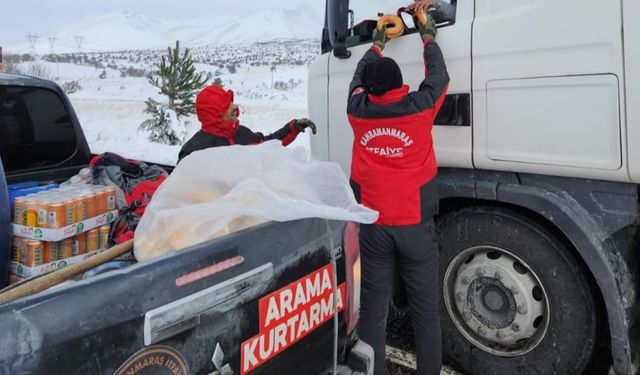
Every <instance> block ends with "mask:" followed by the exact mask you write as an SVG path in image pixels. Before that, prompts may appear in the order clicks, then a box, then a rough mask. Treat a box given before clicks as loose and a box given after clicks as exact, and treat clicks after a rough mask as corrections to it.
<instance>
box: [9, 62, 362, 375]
mask: <svg viewBox="0 0 640 375" xmlns="http://www.w3.org/2000/svg"><path fill="white" fill-rule="evenodd" d="M34 93H36V94H37V95H34ZM52 95H53V96H52ZM41 96H42V97H47V98H48V99H47V101H48V104H47V105H45V104H42V105H40V104H38V102H37V100H36V99H38V98H39V97H41ZM5 103H8V104H7V105H4V106H0V129H2V128H3V126H5V128H6V129H9V130H10V133H8V137H13V136H14V135H15V134H18V135H21V136H22V135H24V134H25V132H22V130H20V129H19V127H20V126H31V127H33V129H28V130H29V132H32V133H36V136H31V137H26V138H25V137H22V138H20V137H19V136H15V137H14V138H5V139H4V142H3V140H0V256H2V258H0V271H1V272H3V274H2V275H0V276H2V277H3V278H4V277H5V276H6V263H7V261H8V254H9V249H10V231H11V224H10V220H11V214H10V209H9V202H8V197H7V182H8V183H16V182H22V181H40V182H43V183H44V182H51V181H56V182H61V181H64V180H65V179H67V178H68V177H70V176H72V175H74V174H75V173H77V172H78V170H80V168H82V167H84V166H85V165H86V164H87V163H88V161H89V158H90V156H91V153H90V151H89V149H88V146H87V144H86V141H85V139H84V135H83V133H82V129H81V127H80V125H79V123H78V120H77V118H76V115H75V113H74V111H73V108H72V107H71V104H70V102H69V100H68V99H67V97H66V96H65V95H64V93H63V92H62V91H61V90H60V88H59V87H58V86H57V85H55V84H54V83H52V82H48V81H43V80H39V79H35V78H30V77H24V76H13V75H7V74H2V73H0V104H5ZM48 106H54V107H56V106H57V107H56V108H55V111H57V113H56V114H55V115H52V116H43V115H42V113H40V114H39V115H38V116H33V115H32V113H31V112H33V111H34V110H37V111H40V112H43V111H47V110H48V108H49V107H48ZM60 106H62V109H61V108H59V107H60ZM21 108H22V109H21ZM24 108H26V109H24ZM19 111H26V112H27V114H20V113H19ZM16 113H18V114H16ZM18 115H20V116H22V117H19V116H18ZM47 117H50V118H51V120H50V122H49V123H45V124H42V123H36V121H38V119H44V118H47ZM16 119H20V121H16ZM48 126H51V127H56V126H59V127H61V129H60V130H59V131H52V130H51V129H49V128H48ZM11 127H13V128H11ZM15 127H18V129H17V130H16V129H15ZM43 129H44V130H43ZM27 133H28V132H27ZM38 133H40V134H39V136H38ZM62 133H66V134H70V135H71V136H72V137H74V138H73V139H60V134H62ZM43 134H45V135H46V134H56V136H57V137H58V139H56V140H55V142H49V140H48V139H46V137H45V136H43ZM25 139H26V140H25ZM43 139H44V143H45V145H44V146H43V147H45V146H46V147H45V148H44V149H38V147H39V146H40V145H38V144H37V143H38V142H41V143H42V140H43ZM20 142H23V144H19V143H20ZM56 144H66V146H65V147H66V149H67V150H68V151H69V154H68V155H67V156H66V157H62V158H60V155H57V157H58V159H60V160H58V161H56V160H51V158H48V156H47V155H48V153H47V152H46V150H45V149H46V148H47V147H49V148H52V147H53V148H52V149H55V150H58V149H57V148H55V145H56ZM70 144H72V145H73V147H69V145H70ZM29 149H38V150H39V151H38V152H28V150H29ZM5 157H6V159H5ZM25 158H27V159H25ZM28 158H31V159H33V160H30V159H28ZM3 159H5V160H8V163H7V164H5V169H4V170H3V168H2V165H3V164H2V163H3ZM5 171H6V175H5ZM347 242H348V243H349V244H350V245H348V244H347ZM357 243H358V241H357V227H356V226H355V225H353V224H352V223H345V222H340V221H328V220H322V219H304V220H297V221H292V222H285V223H267V224H264V225H261V226H258V227H254V228H251V229H247V230H244V231H241V232H237V233H233V234H230V235H227V236H225V237H223V238H219V239H216V240H212V241H208V242H204V243H201V244H198V245H195V246H192V247H190V248H187V249H183V250H182V251H180V252H178V253H174V254H170V255H166V256H162V257H159V258H157V259H154V260H152V261H149V262H144V263H138V264H134V265H132V266H130V267H127V268H125V269H120V270H116V271H110V272H107V273H104V274H100V275H98V276H94V277H91V278H89V279H85V280H81V281H72V282H69V283H67V284H64V285H61V286H58V287H55V288H52V289H49V290H47V291H45V292H42V293H40V294H37V295H34V296H30V297H26V298H23V299H20V300H17V301H14V302H11V303H9V304H5V305H0V333H2V336H0V374H174V375H177V374H220V375H222V374H246V373H251V374H323V373H329V372H330V371H333V368H334V366H336V367H337V368H338V369H339V371H338V373H353V372H352V370H354V371H355V373H371V371H372V367H371V366H372V365H371V364H372V362H373V357H372V356H373V352H372V350H370V347H368V346H367V345H366V344H364V343H362V342H359V341H358V340H357V336H356V334H355V330H354V328H355V322H357V305H355V304H354V303H355V301H356V300H357V298H355V296H354V290H358V288H357V286H354V285H355V284H354V283H359V279H357V277H359V274H356V272H355V270H356V267H357V266H358V265H359V260H358V259H359V254H358V247H357ZM354 275H355V276H354ZM336 310H337V311H338V314H337V317H336V316H335V315H336V314H333V312H334V311H336ZM347 362H348V363H349V366H344V364H345V363H347Z"/></svg>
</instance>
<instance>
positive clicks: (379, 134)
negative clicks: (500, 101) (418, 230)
mask: <svg viewBox="0 0 640 375" xmlns="http://www.w3.org/2000/svg"><path fill="white" fill-rule="evenodd" d="M381 56H382V51H381V50H380V48H378V47H377V46H373V47H371V49H369V51H367V52H366V53H365V54H364V56H363V57H362V59H361V60H360V62H359V63H358V66H357V68H356V71H355V74H354V75H353V81H352V82H351V85H350V88H349V100H348V105H347V114H348V117H349V123H350V124H351V127H352V129H353V133H354V141H353V154H352V155H353V156H352V162H351V185H352V187H353V189H354V193H355V195H356V198H357V199H358V201H359V202H360V203H362V204H364V205H365V206H367V207H370V208H372V209H374V210H377V211H379V212H380V217H379V218H378V221H377V222H376V224H379V225H393V226H399V225H414V224H418V223H421V222H423V221H425V220H426V219H427V218H428V217H429V216H433V215H434V213H435V212H433V211H434V210H435V203H434V201H436V199H437V197H436V196H435V194H436V192H435V191H434V186H433V184H430V183H429V182H430V181H431V180H432V179H433V177H434V176H435V175H436V174H437V165H436V157H435V152H434V149H433V139H432V138H431V129H432V127H433V121H434V119H435V118H436V115H437V113H438V111H439V110H440V107H441V106H442V103H443V102H444V98H445V96H446V93H447V88H448V85H449V74H448V73H447V67H446V65H445V63H444V57H443V56H442V51H441V50H440V47H439V46H438V44H437V43H436V42H432V41H426V42H425V43H424V63H425V79H424V80H423V81H422V83H421V84H420V87H419V89H418V91H414V92H409V87H408V86H406V85H405V86H403V87H401V88H398V89H394V90H390V91H388V92H386V93H385V94H383V95H381V96H373V95H370V94H368V93H367V92H366V88H365V86H364V84H363V82H362V75H363V72H364V69H365V66H366V65H367V64H368V63H370V62H371V61H374V60H375V59H378V58H380V57H381Z"/></svg>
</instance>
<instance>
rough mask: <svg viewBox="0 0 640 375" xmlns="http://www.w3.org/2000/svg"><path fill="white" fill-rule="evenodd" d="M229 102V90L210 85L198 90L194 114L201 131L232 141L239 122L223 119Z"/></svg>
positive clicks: (231, 99) (230, 101)
mask: <svg viewBox="0 0 640 375" xmlns="http://www.w3.org/2000/svg"><path fill="white" fill-rule="evenodd" d="M231 103H233V91H231V90H225V89H223V88H222V87H220V86H216V85H211V86H208V87H205V88H204V89H203V90H202V91H200V93H199V94H198V96H196V114H197V115H198V120H200V122H201V123H202V131H204V132H206V133H209V134H213V135H216V136H219V137H225V138H228V139H229V140H230V141H232V140H233V137H234V136H235V135H236V132H237V131H238V126H239V124H238V122H237V121H232V120H225V119H223V116H224V113H225V112H226V111H227V109H229V106H230V105H231ZM232 143H233V142H232Z"/></svg>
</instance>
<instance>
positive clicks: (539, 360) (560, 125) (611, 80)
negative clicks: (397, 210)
mask: <svg viewBox="0 0 640 375" xmlns="http://www.w3.org/2000/svg"><path fill="white" fill-rule="evenodd" d="M451 2H452V5H455V6H456V12H455V17H454V18H451V19H448V20H444V22H442V23H441V24H440V25H439V30H438V37H437V42H438V43H439V44H440V46H441V48H442V50H443V53H444V55H445V59H446V62H447V67H448V70H449V75H450V76H451V83H450V86H449V92H448V95H447V98H446V101H445V104H444V106H443V108H442V110H441V111H440V113H439V115H438V118H437V119H436V124H435V126H434V129H433V136H434V140H435V148H436V154H437V159H438V165H439V175H438V179H439V181H440V186H439V199H440V206H441V209H440V213H439V216H438V217H437V222H438V227H439V238H440V245H441V257H440V259H441V271H440V272H441V276H442V296H443V303H442V306H443V307H442V327H443V342H444V345H443V346H444V356H445V362H447V363H449V364H451V365H452V366H453V367H454V368H456V369H458V370H461V371H462V372H463V373H464V374H483V375H485V374H516V373H518V374H581V373H593V374H602V373H606V372H607V371H609V370H610V369H612V370H613V372H615V373H617V374H625V375H626V374H634V373H636V372H637V371H638V366H639V363H640V324H639V323H640V317H639V315H640V312H639V307H640V303H639V300H638V294H637V292H638V277H639V276H640V262H639V258H640V257H639V254H640V253H639V252H638V248H637V244H638V225H639V221H640V216H639V204H638V203H639V189H638V184H639V183H640V23H639V22H637V19H636V17H637V16H638V15H640V2H639V1H637V0H610V1H606V2H603V1H600V0H555V1H551V0H461V1H456V0H451ZM406 3H407V0H380V1H376V2H372V1H370V0H351V1H349V0H327V2H326V17H325V27H324V30H323V38H322V52H323V53H322V55H321V56H319V58H318V59H317V60H316V61H315V62H314V63H313V65H312V66H311V70H310V73H309V111H310V117H311V118H312V119H313V120H314V121H315V122H316V124H318V127H319V129H318V134H317V135H316V136H314V137H312V139H311V149H312V155H313V156H314V157H315V158H318V159H324V160H331V161H336V162H339V163H340V164H341V165H342V167H343V169H344V171H345V173H347V174H349V171H350V161H351V147H352V141H353V133H352V131H351V128H350V126H349V123H348V121H347V116H346V103H347V91H348V87H349V82H350V81H351V79H352V75H353V72H354V70H355V67H356V64H357V63H358V60H359V59H360V57H362V55H363V54H364V52H365V51H366V50H367V49H369V48H370V46H371V31H372V28H373V25H374V22H373V21H364V22H361V21H362V20H367V19H372V20H375V19H377V13H378V12H385V13H392V12H395V10H396V9H398V8H400V7H402V6H404V5H406ZM404 19H405V21H406V23H407V24H408V26H411V19H410V17H408V18H407V17H405V18H404ZM384 54H385V56H389V57H392V58H394V59H395V60H396V61H397V62H398V63H399V65H400V66H401V67H402V70H403V75H404V79H405V83H407V84H410V85H411V87H412V89H414V90H415V89H416V88H417V86H418V84H419V83H420V82H421V80H422V78H423V74H424V70H423V61H422V44H421V43H420V41H419V36H418V34H417V33H416V32H415V30H414V29H412V28H411V27H409V28H408V29H407V30H405V34H404V35H403V36H401V37H398V38H396V39H393V40H391V41H390V42H388V43H387V46H386V48H385V50H384ZM398 293H399V294H398V295H400V296H401V293H402V289H401V288H399V289H398ZM397 300H402V298H398V299H397Z"/></svg>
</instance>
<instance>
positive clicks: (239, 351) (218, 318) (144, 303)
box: [0, 219, 344, 374]
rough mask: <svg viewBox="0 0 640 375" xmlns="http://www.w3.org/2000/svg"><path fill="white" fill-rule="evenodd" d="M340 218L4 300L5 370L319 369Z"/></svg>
mask: <svg viewBox="0 0 640 375" xmlns="http://www.w3.org/2000/svg"><path fill="white" fill-rule="evenodd" d="M342 229H343V223H341V222H335V221H326V220H320V219H305V220H298V221H293V222H287V223H272V224H266V225H263V226H260V227H257V228H253V229H250V230H246V231H243V232H239V233H235V234H232V235H229V236H226V237H224V238H222V239H219V240H215V241H209V242H207V243H203V244H201V245H197V246H194V247H192V248H190V249H186V250H184V251H182V252H180V253H177V254H172V255H170V256H166V257H162V258H160V259H158V260H154V261H151V262H148V263H143V264H138V265H135V266H132V267H129V268H127V269H124V270H120V271H113V272H111V273H107V274H104V275H101V276H97V277H94V278H92V279H89V280H84V281H81V282H77V283H75V284H72V285H68V286H64V287H61V288H59V289H57V290H52V291H48V292H46V293H43V294H40V295H37V296H33V297H30V298H26V299H23V300H20V301H16V302H14V303H11V304H8V305H4V306H1V307H0V332H2V333H3V335H2V337H0V373H2V374H5V373H6V374H19V373H42V374H45V373H47V374H50V373H59V374H113V373H115V372H117V373H122V374H147V373H148V374H151V373H153V374H164V373H166V374H186V373H191V374H210V373H213V372H214V371H216V370H218V369H222V371H220V372H219V373H222V374H224V373H228V374H231V373H233V374H244V373H249V372H250V373H252V374H290V373H299V374H315V373H323V372H326V371H327V370H329V369H330V367H331V365H332V364H333V338H334V334H333V332H334V331H333V330H334V323H333V320H332V317H331V314H332V312H333V311H334V310H333V308H334V306H336V307H337V308H338V310H341V309H342V300H341V298H336V299H335V300H334V295H335V293H334V291H335V289H333V285H332V284H333V273H334V270H333V267H332V265H331V251H332V249H339V245H340V242H339V241H341V238H342ZM338 263H339V264H340V263H341V262H338ZM338 268H339V269H338V270H336V273H337V274H338V277H337V280H336V284H338V285H341V286H340V287H339V288H338V289H342V288H344V285H343V283H344V267H343V266H342V265H339V266H338ZM329 284H331V285H329ZM342 292H344V290H342ZM342 295H343V296H344V294H342ZM334 303H335V305H334ZM214 354H215V355H214ZM214 363H215V365H214ZM227 370H231V371H233V372H226V371H227Z"/></svg>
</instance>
